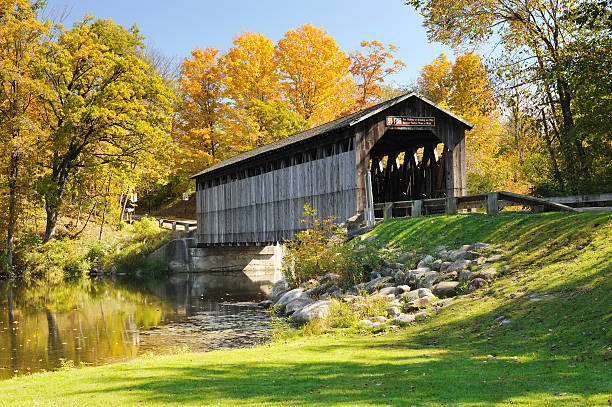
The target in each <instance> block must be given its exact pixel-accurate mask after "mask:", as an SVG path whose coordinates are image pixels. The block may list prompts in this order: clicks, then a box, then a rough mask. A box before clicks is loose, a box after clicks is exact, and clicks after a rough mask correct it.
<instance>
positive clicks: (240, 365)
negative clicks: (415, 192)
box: [0, 213, 612, 406]
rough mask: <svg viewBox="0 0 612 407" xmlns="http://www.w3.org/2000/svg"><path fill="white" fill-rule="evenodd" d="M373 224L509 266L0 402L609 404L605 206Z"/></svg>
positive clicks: (47, 381)
mask: <svg viewBox="0 0 612 407" xmlns="http://www.w3.org/2000/svg"><path fill="white" fill-rule="evenodd" d="M371 235H377V236H376V240H377V241H378V242H380V243H381V244H383V245H387V246H388V247H401V248H402V250H405V251H417V252H421V253H425V252H427V251H428V250H433V249H434V248H435V247H436V246H439V245H444V244H448V245H457V244H470V243H476V242H479V241H482V242H486V243H491V244H495V245H500V247H501V249H502V250H503V251H504V252H505V253H507V254H508V256H509V261H508V266H509V272H507V273H504V274H503V275H502V276H501V277H499V278H498V279H496V280H495V281H494V282H492V283H491V285H490V286H489V288H488V289H487V295H482V292H481V291H475V292H473V293H471V294H469V295H466V296H465V297H461V298H457V299H456V300H455V301H454V302H453V304H452V305H450V306H448V307H443V308H441V309H439V310H438V311H437V312H436V313H435V314H434V315H432V316H431V317H430V318H428V319H426V320H423V321H415V322H414V323H412V324H411V325H410V326H408V327H407V328H405V329H402V330H398V331H391V332H384V333H381V334H374V335H373V334H368V335H364V334H362V333H348V332H345V331H343V330H335V331H333V332H328V333H327V334H325V335H319V336H307V337H299V336H298V337H294V338H292V339H289V340H287V341H285V342H277V343H274V344H272V345H266V346H259V347H255V348H251V349H240V350H234V351H222V352H221V351H214V352H209V353H204V354H193V353H192V354H178V355H173V356H166V357H159V356H155V357H146V358H140V359H136V360H134V361H132V362H129V363H124V364H116V365H110V366H103V367H98V368H84V369H73V370H68V371H61V372H55V373H44V374H36V375H32V376H24V377H19V378H15V379H11V380H7V381H3V382H0V394H2V397H1V398H0V400H1V401H0V405H6V406H9V405H10V406H21V405H28V406H29V405H33V404H34V402H38V403H39V405H52V404H53V403H56V404H57V405H66V406H70V405H75V406H76V405H79V406H81V405H89V406H108V405H150V406H165V405H175V406H190V405H193V406H196V405H197V406H199V405H227V406H234V405H250V406H270V405H329V404H336V405H347V406H348V405H351V406H355V405H374V404H376V405H418V406H422V405H425V406H430V405H431V406H433V405H440V404H441V403H447V404H448V405H487V406H488V405H507V404H509V403H511V402H512V403H513V404H516V405H550V406H553V405H554V406H559V405H568V406H569V405H602V406H605V405H609V403H610V401H609V398H610V396H609V394H611V393H612V379H611V378H610V375H609V372H610V369H611V367H610V363H611V347H612V334H611V332H610V330H609V328H608V327H609V326H612V311H611V310H612V271H611V270H612V243H611V242H612V218H611V217H610V215H609V214H588V213H586V214H560V213H548V214H539V215H524V214H500V215H494V216H486V215H479V214H470V215H457V216H452V217H443V216H440V217H438V216H435V217H427V218H421V219H409V218H406V219H394V220H391V221H389V222H385V223H383V224H381V225H379V226H378V227H377V228H376V229H375V230H374V231H373V232H372V233H371ZM500 317H503V318H501V319H500ZM502 321H508V322H504V323H501V322H502Z"/></svg>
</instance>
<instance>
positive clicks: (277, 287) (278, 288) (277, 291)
mask: <svg viewBox="0 0 612 407" xmlns="http://www.w3.org/2000/svg"><path fill="white" fill-rule="evenodd" d="M288 290H289V286H288V285H287V280H286V279H284V278H283V279H282V280H279V281H278V282H277V283H276V284H274V287H272V290H271V291H270V295H269V296H268V297H269V298H270V300H272V301H274V302H276V301H278V299H279V298H280V297H281V296H282V295H283V294H285V293H286V292H287V291H288Z"/></svg>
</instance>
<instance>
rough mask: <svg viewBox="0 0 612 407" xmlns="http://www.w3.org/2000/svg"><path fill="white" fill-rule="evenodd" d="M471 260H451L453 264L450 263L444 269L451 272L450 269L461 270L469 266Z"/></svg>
mask: <svg viewBox="0 0 612 407" xmlns="http://www.w3.org/2000/svg"><path fill="white" fill-rule="evenodd" d="M471 263H472V262H471V261H469V260H463V259H461V260H455V261H454V262H453V264H451V265H450V266H448V268H447V269H446V270H445V271H446V272H447V273H448V272H451V271H461V270H463V269H465V268H468V267H469V266H470V264H471Z"/></svg>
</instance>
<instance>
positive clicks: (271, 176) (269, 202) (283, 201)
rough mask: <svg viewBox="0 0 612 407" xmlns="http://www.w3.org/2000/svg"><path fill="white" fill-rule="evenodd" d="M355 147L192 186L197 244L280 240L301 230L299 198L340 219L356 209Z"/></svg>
mask: <svg viewBox="0 0 612 407" xmlns="http://www.w3.org/2000/svg"><path fill="white" fill-rule="evenodd" d="M355 165H356V163H355V152H354V151H353V150H349V151H346V152H343V153H338V154H334V155H331V156H329V157H326V158H320V159H316V160H312V161H308V162H305V163H301V164H295V165H291V166H288V167H285V168H280V169H277V170H273V171H269V172H267V173H263V174H260V175H254V176H251V177H246V178H242V179H237V180H230V181H229V182H226V183H224V184H221V185H216V186H209V187H205V188H201V189H199V190H198V191H197V216H198V237H199V242H200V243H202V244H219V243H266V242H280V241H283V240H284V239H288V238H292V237H294V235H295V233H296V232H298V231H300V230H303V229H304V228H305V227H304V223H302V222H300V219H301V218H302V212H303V207H304V204H306V203H308V204H311V206H312V207H313V208H315V209H316V210H317V211H318V214H319V215H320V216H321V217H329V216H337V217H338V219H339V221H344V220H346V219H348V218H349V217H351V216H353V215H355V213H356V210H357V182H356V179H355Z"/></svg>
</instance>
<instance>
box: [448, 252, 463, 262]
mask: <svg viewBox="0 0 612 407" xmlns="http://www.w3.org/2000/svg"><path fill="white" fill-rule="evenodd" d="M463 256H465V250H453V251H452V252H450V254H449V256H448V257H449V258H450V260H452V261H456V260H462V259H463Z"/></svg>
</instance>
